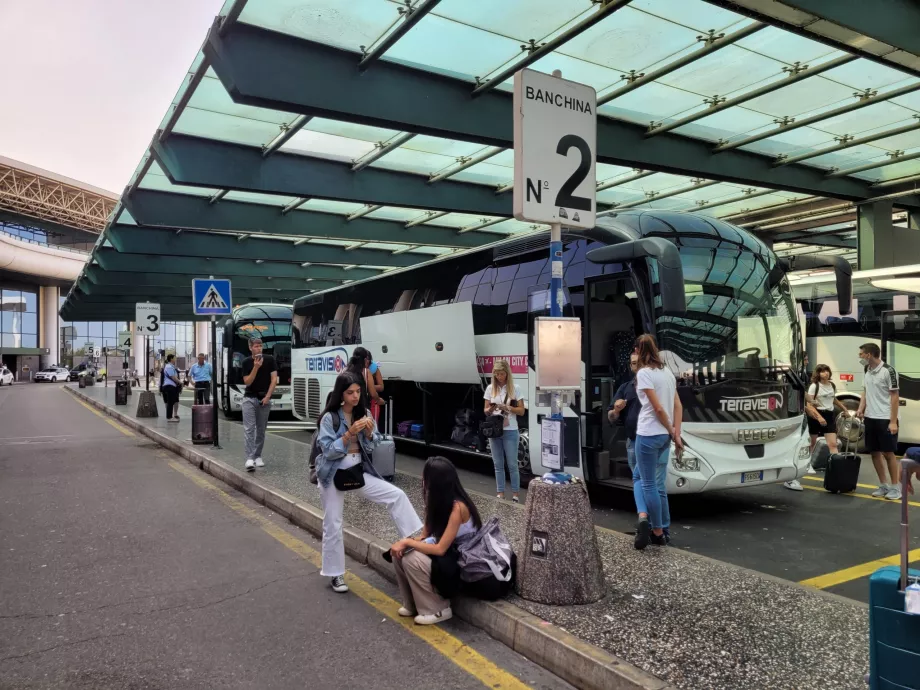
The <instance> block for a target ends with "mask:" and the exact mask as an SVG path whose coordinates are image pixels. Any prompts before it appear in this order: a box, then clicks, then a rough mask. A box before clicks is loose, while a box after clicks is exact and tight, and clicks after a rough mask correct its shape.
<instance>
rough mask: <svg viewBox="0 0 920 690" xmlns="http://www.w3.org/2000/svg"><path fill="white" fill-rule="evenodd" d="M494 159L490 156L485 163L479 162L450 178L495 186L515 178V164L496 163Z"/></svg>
mask: <svg viewBox="0 0 920 690" xmlns="http://www.w3.org/2000/svg"><path fill="white" fill-rule="evenodd" d="M496 157H497V156H496ZM493 160H494V159H491V158H490V159H489V160H488V161H485V162H483V163H477V164H476V165H474V166H472V167H469V168H467V169H466V170H463V171H461V172H458V173H457V174H456V175H452V176H451V178H450V179H452V180H457V181H458V182H474V183H476V184H485V185H490V186H493V187H498V186H500V185H503V184H506V183H508V182H511V181H512V180H513V179H514V166H504V165H495V164H494V163H493V162H492V161H493Z"/></svg>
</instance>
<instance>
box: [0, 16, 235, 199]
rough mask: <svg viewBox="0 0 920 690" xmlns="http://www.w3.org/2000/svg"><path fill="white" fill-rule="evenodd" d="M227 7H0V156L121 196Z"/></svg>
mask: <svg viewBox="0 0 920 690" xmlns="http://www.w3.org/2000/svg"><path fill="white" fill-rule="evenodd" d="M222 4H223V2H222V0H0V46H2V49H3V53H4V56H3V63H4V66H3V67H0V156H6V157H8V158H13V159H16V160H18V161H22V162H24V163H29V164H30V165H34V166H37V167H39V168H45V169H46V170H50V171H52V172H55V173H58V174H59V175H65V176H67V177H71V178H73V179H75V180H79V181H81V182H86V183H89V184H91V185H95V186H96V187H102V188H103V189H107V190H109V191H111V192H113V193H116V194H120V193H121V191H122V190H123V189H124V187H125V185H127V183H128V181H129V179H130V177H131V174H132V173H133V172H134V169H135V168H136V167H137V164H138V162H139V161H140V159H141V157H142V156H143V154H144V151H145V149H146V147H147V145H148V144H149V143H150V139H151V137H152V136H153V134H154V132H155V130H156V128H157V126H158V125H159V123H160V120H161V119H162V117H163V115H164V114H165V113H166V110H167V108H168V107H169V104H170V102H171V101H172V99H173V97H174V96H175V94H176V91H177V90H178V89H179V87H180V86H181V84H182V80H183V78H184V76H185V75H186V73H187V71H188V68H189V66H190V65H191V63H192V60H193V59H194V57H195V55H196V53H197V51H198V49H199V48H200V47H201V44H202V42H203V41H204V37H205V34H206V33H207V30H208V27H209V26H210V25H211V22H212V21H213V19H214V17H215V16H216V15H217V14H218V13H219V12H220V8H221V5H222Z"/></svg>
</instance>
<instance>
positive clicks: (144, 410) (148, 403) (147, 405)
mask: <svg viewBox="0 0 920 690" xmlns="http://www.w3.org/2000/svg"><path fill="white" fill-rule="evenodd" d="M135 416H136V417H137V418H138V419H140V418H141V417H159V416H160V415H159V413H158V412H157V399H156V395H154V392H153V391H140V395H138V398H137V414H136V415H135Z"/></svg>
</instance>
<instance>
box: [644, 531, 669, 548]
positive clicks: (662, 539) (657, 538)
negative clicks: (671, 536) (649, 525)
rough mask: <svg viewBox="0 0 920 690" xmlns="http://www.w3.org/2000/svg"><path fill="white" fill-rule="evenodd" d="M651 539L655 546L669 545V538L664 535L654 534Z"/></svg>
mask: <svg viewBox="0 0 920 690" xmlns="http://www.w3.org/2000/svg"><path fill="white" fill-rule="evenodd" d="M649 539H650V540H651V542H652V543H653V544H654V545H655V546H667V545H668V538H667V537H666V536H665V535H664V534H652V535H651V536H650V537H649Z"/></svg>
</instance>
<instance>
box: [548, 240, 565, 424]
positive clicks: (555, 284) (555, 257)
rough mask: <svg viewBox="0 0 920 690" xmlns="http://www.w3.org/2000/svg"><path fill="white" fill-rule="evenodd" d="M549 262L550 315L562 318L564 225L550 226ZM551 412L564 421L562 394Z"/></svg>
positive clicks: (554, 393) (552, 404)
mask: <svg viewBox="0 0 920 690" xmlns="http://www.w3.org/2000/svg"><path fill="white" fill-rule="evenodd" d="M549 227H550V230H549V233H550V234H549V260H550V266H551V268H552V271H551V274H550V275H551V278H550V283H549V299H550V304H549V314H550V316H562V224H561V223H553V224H552V225H550V226H549ZM550 412H551V415H552V417H553V419H562V394H561V393H559V392H555V391H554V392H553V396H552V402H551V404H550Z"/></svg>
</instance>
